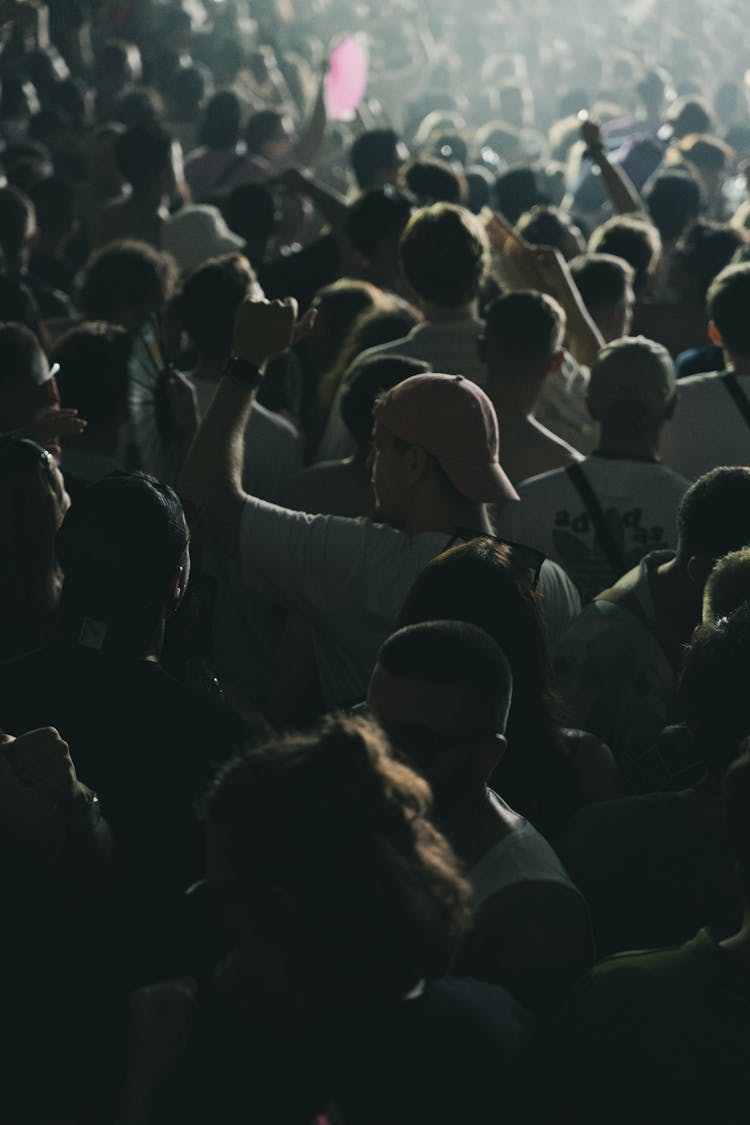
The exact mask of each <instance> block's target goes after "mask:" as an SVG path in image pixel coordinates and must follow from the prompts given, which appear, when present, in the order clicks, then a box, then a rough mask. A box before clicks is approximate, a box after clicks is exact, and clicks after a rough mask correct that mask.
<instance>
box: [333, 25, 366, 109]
mask: <svg viewBox="0 0 750 1125" xmlns="http://www.w3.org/2000/svg"><path fill="white" fill-rule="evenodd" d="M329 61H330V68H329V71H328V74H327V75H326V109H327V111H328V117H329V119H330V120H331V121H340V120H341V119H342V117H346V116H347V115H348V114H350V113H351V112H352V111H353V110H355V109H356V108H357V106H358V105H359V103H360V102H361V101H362V98H363V97H364V95H365V90H366V89H367V52H366V51H365V48H364V44H363V42H362V39H361V37H360V36H358V35H347V36H346V38H345V39H342V40H341V42H340V43H339V44H338V45H337V46H336V47H334V48H333V50H332V51H331V54H330V60H329Z"/></svg>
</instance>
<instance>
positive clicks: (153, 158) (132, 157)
mask: <svg viewBox="0 0 750 1125" xmlns="http://www.w3.org/2000/svg"><path fill="white" fill-rule="evenodd" d="M115 151H116V154H117V163H118V166H119V168H120V172H121V173H122V176H123V179H125V180H127V182H128V183H129V184H130V185H131V186H132V187H134V188H139V187H145V186H147V185H148V184H150V183H153V182H154V181H155V180H157V179H158V178H159V177H160V176H162V175H164V174H165V173H166V172H168V171H169V168H170V165H171V160H172V138H171V136H170V135H169V133H168V132H167V130H166V129H163V128H162V127H161V125H157V124H154V123H150V124H143V125H134V126H133V127H132V128H130V129H126V130H125V132H124V133H123V134H122V135H121V136H119V137H118V138H117V141H116V144H115Z"/></svg>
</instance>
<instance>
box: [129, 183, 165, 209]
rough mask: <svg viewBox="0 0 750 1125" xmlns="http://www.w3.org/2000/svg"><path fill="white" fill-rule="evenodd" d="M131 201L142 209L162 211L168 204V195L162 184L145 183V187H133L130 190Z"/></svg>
mask: <svg viewBox="0 0 750 1125" xmlns="http://www.w3.org/2000/svg"><path fill="white" fill-rule="evenodd" d="M130 201H131V203H132V204H133V206H134V207H137V208H138V209H139V210H141V211H161V210H162V208H163V207H165V206H166V197H165V195H164V189H163V188H162V186H161V184H145V185H144V186H143V187H139V188H133V189H132V190H131V192H130Z"/></svg>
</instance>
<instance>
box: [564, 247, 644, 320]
mask: <svg viewBox="0 0 750 1125" xmlns="http://www.w3.org/2000/svg"><path fill="white" fill-rule="evenodd" d="M568 265H569V267H570V272H571V274H572V277H573V280H574V281H575V283H576V286H577V287H578V291H579V292H580V294H581V299H582V300H583V303H584V305H585V306H586V308H587V309H588V311H589V312H590V313H591V315H592V316H593V317H594V318H596V316H598V315H599V314H600V313H603V312H605V311H606V310H608V309H610V308H612V307H613V306H614V305H616V304H619V303H620V302H621V301H624V300H625V294H626V292H627V287H628V283H630V284H631V285H632V284H633V280H634V274H633V269H632V267H631V266H630V265H629V264H628V262H627V261H626V260H625V259H624V258H619V257H615V255H614V254H579V255H578V257H576V258H573V260H572V261H571V262H569V263H568Z"/></svg>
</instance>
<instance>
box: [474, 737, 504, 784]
mask: <svg viewBox="0 0 750 1125" xmlns="http://www.w3.org/2000/svg"><path fill="white" fill-rule="evenodd" d="M507 749H508V740H507V738H506V737H505V735H504V734H490V735H488V736H487V738H485V739H484V741H483V742H482V743H481V744H480V747H479V753H478V759H479V764H480V767H481V772H482V776H483V777H490V776H491V775H492V774H493V773H494V772H495V770H496V769H497V767H498V766H499V765H500V762H501V761H502V760H503V758H504V756H505V752H506V750H507Z"/></svg>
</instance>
